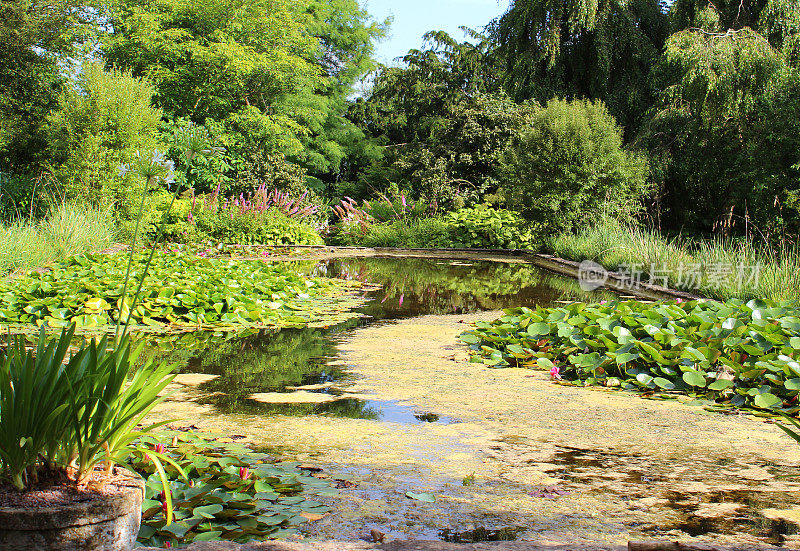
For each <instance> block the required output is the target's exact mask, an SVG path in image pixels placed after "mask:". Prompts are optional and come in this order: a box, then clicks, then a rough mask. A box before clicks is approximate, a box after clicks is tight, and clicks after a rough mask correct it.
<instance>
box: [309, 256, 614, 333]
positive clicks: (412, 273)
mask: <svg viewBox="0 0 800 551" xmlns="http://www.w3.org/2000/svg"><path fill="white" fill-rule="evenodd" d="M312 274H313V275H319V276H326V277H337V278H343V279H355V280H359V281H365V282H370V283H374V284H377V285H380V286H381V288H380V289H379V290H377V291H371V292H369V293H367V295H366V296H367V297H370V298H372V299H373V300H372V301H370V302H368V303H367V304H366V305H365V306H364V307H363V308H362V309H361V311H362V312H363V313H365V314H367V315H369V316H371V317H373V318H374V319H399V318H408V317H414V316H421V315H426V314H454V313H455V314H464V313H472V312H479V311H483V310H500V309H503V308H511V307H514V306H537V305H542V306H550V305H552V304H554V303H555V302H557V301H571V300H583V301H599V300H602V299H604V298H605V299H609V298H613V296H614V295H613V294H612V293H610V292H609V291H593V292H589V293H587V292H585V291H583V290H582V289H581V288H580V286H579V285H578V282H577V281H575V280H573V279H570V278H567V277H564V276H560V275H558V274H553V273H550V272H547V271H545V270H543V269H541V268H538V267H536V266H534V265H531V264H524V263H502V262H490V261H474V262H472V261H470V262H466V261H454V260H442V259H426V258H345V259H335V260H328V261H325V262H321V263H320V264H319V265H317V267H316V268H315V269H314V270H313V272H312Z"/></svg>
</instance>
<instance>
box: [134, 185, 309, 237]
mask: <svg viewBox="0 0 800 551" xmlns="http://www.w3.org/2000/svg"><path fill="white" fill-rule="evenodd" d="M262 192H263V193H262V194H261V196H262V199H263V200H262V201H261V202H260V203H259V202H258V201H259V199H258V198H256V199H255V206H254V200H253V199H247V198H245V197H244V196H241V197H235V198H230V199H220V198H218V197H215V196H214V195H213V194H212V195H210V196H196V197H191V196H187V197H184V198H182V199H177V200H175V201H174V203H173V201H172V195H171V194H170V193H167V192H166V191H157V192H155V193H152V194H151V195H150V196H149V197H148V199H147V201H146V203H145V206H144V211H143V213H142V219H141V227H142V231H143V232H144V234H145V235H147V236H149V237H150V238H155V237H156V235H157V233H158V231H159V228H161V231H162V232H163V236H164V238H165V239H166V240H167V241H170V242H174V243H194V242H206V241H214V242H216V243H236V244H260V245H267V246H272V245H318V244H321V243H322V239H321V238H320V236H319V234H318V233H317V231H316V229H315V228H314V226H313V225H312V224H313V223H315V222H316V218H314V217H313V215H314V214H315V213H316V209H317V208H318V207H316V206H315V205H313V204H310V203H308V204H305V205H302V206H301V205H300V204H298V203H299V198H297V199H295V198H291V197H289V196H288V195H286V194H284V193H281V192H279V191H277V190H273V191H271V192H267V191H266V190H262ZM302 200H303V201H305V197H304V198H303V199H302ZM170 204H172V207H171V208H170V210H169V213H168V214H166V212H167V209H168V208H169V207H170ZM259 204H260V206H259ZM262 207H263V208H262ZM295 208H297V211H295V212H292V210H294V209H295ZM284 209H285V210H287V211H288V213H289V214H286V213H285V212H284ZM162 221H163V226H161V225H160V224H161V223H162ZM134 225H135V221H129V222H127V223H123V224H121V228H122V230H123V231H124V232H125V233H131V232H132V227H133V226H134Z"/></svg>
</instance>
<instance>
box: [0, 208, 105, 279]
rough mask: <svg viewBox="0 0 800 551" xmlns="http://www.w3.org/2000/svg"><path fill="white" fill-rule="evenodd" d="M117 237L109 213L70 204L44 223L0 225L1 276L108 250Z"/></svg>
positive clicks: (56, 210)
mask: <svg viewBox="0 0 800 551" xmlns="http://www.w3.org/2000/svg"><path fill="white" fill-rule="evenodd" d="M114 236H115V233H114V224H113V221H112V217H111V213H110V212H109V211H108V210H106V209H97V208H92V207H87V206H77V205H72V204H67V203H65V204H61V205H59V206H56V207H53V208H52V209H51V210H50V212H49V213H48V214H47V216H46V217H45V218H44V219H42V220H37V221H34V220H17V221H14V222H11V223H6V224H1V223H0V275H5V274H8V273H10V272H14V271H16V270H21V269H28V268H35V267H37V266H43V265H45V264H47V263H48V262H52V261H54V260H57V259H59V258H64V257H66V256H70V255H73V254H79V253H85V252H90V251H96V250H99V249H102V248H105V247H108V246H109V245H111V244H112V243H113V242H114Z"/></svg>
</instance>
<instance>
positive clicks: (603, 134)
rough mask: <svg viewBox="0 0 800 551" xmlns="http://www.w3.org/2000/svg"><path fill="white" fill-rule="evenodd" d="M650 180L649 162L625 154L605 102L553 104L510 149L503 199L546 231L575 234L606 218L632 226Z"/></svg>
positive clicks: (538, 114)
mask: <svg viewBox="0 0 800 551" xmlns="http://www.w3.org/2000/svg"><path fill="white" fill-rule="evenodd" d="M647 175H648V167H647V161H646V160H645V159H644V158H643V157H641V156H640V155H637V154H634V153H630V152H627V151H625V150H624V149H623V148H622V130H621V128H620V127H619V126H617V124H616V122H615V121H614V119H613V117H612V116H611V115H610V114H609V112H608V110H607V109H606V107H605V106H604V105H603V103H602V102H600V101H595V102H590V101H588V100H573V101H566V100H560V99H553V100H551V101H549V102H548V103H547V105H546V106H544V107H539V108H537V109H535V110H534V112H533V114H532V115H531V117H530V120H529V123H528V124H527V125H526V128H525V130H524V131H523V132H522V133H521V134H520V135H519V136H518V137H516V138H515V139H514V140H513V141H512V143H511V145H510V147H509V148H508V150H507V152H506V154H505V156H504V158H503V176H504V178H503V184H502V188H501V193H502V194H503V195H505V197H506V202H507V204H508V206H509V208H511V209H514V210H517V211H519V212H520V213H521V214H522V215H523V216H524V217H525V218H527V219H528V220H530V221H532V222H534V223H535V224H537V225H538V226H539V228H541V229H542V231H548V230H550V231H564V230H567V231H569V230H572V229H576V228H578V227H580V226H584V225H586V224H587V223H590V221H591V219H592V217H599V216H601V215H610V216H613V217H615V218H617V219H621V220H623V221H630V220H632V219H633V216H634V215H636V214H638V213H639V212H640V211H641V209H642V198H643V197H644V196H645V195H646V193H647V191H648V185H647Z"/></svg>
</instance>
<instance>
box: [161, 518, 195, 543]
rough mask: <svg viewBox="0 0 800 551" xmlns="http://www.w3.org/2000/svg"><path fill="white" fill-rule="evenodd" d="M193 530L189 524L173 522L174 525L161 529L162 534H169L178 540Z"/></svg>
mask: <svg viewBox="0 0 800 551" xmlns="http://www.w3.org/2000/svg"><path fill="white" fill-rule="evenodd" d="M191 529H192V526H191V525H190V524H189V523H187V522H183V521H181V522H173V523H172V524H168V525H166V526H164V527H163V528H161V531H162V532H169V533H170V534H172V535H173V536H175V537H176V538H178V539H181V538H183V536H185V535H186V532H188V531H189V530H191Z"/></svg>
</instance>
